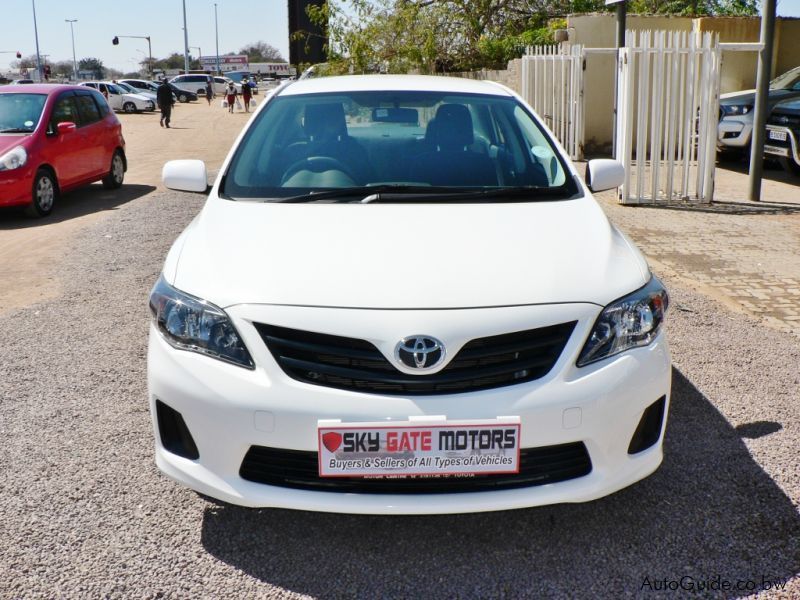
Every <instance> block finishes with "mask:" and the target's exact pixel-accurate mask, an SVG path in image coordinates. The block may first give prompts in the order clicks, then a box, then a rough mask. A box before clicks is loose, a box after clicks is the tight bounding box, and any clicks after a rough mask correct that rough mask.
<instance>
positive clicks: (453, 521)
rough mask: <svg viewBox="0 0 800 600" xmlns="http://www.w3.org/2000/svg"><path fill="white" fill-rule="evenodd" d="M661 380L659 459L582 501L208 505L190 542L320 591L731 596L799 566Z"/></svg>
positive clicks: (796, 525)
mask: <svg viewBox="0 0 800 600" xmlns="http://www.w3.org/2000/svg"><path fill="white" fill-rule="evenodd" d="M672 390H673V394H672V408H671V416H670V422H669V427H668V430H667V436H666V442H665V452H666V458H665V461H664V464H663V465H662V466H661V468H660V469H659V470H658V471H656V473H655V474H654V475H652V476H651V477H649V478H648V479H645V480H644V481H642V482H640V483H638V484H636V485H634V486H632V487H629V488H627V489H625V490H622V491H621V492H618V493H617V494H614V495H612V496H609V497H607V498H603V499H601V500H597V501H595V502H590V503H586V504H577V505H570V504H563V505H558V506H548V507H542V508H535V509H529V510H518V511H507V512H501V513H485V514H473V515H452V516H425V517H380V516H353V515H329V514H321V513H308V512H295V511H288V510H274V509H261V510H255V509H245V508H240V507H236V506H231V505H227V504H215V503H211V502H210V503H209V506H208V507H207V508H206V509H205V514H204V518H203V526H202V543H203V545H204V547H205V548H206V550H207V551H208V552H209V553H210V554H211V555H213V556H214V557H216V558H218V559H219V560H222V561H224V562H225V563H227V564H229V565H231V566H233V567H235V568H236V569H240V570H241V571H243V572H245V573H247V574H249V575H251V576H253V577H255V578H257V579H259V580H261V581H263V582H266V583H269V584H273V585H276V586H280V587H282V588H285V589H288V590H291V591H294V592H299V593H304V594H310V595H312V596H320V597H331V596H337V597H338V596H353V597H391V596H402V597H418V596H429V595H432V594H436V592H435V590H441V591H446V595H447V596H448V597H496V596H501V597H520V596H529V597H530V596H533V597H543V596H547V597H552V596H560V597H573V598H575V597H598V596H604V597H622V596H623V595H624V596H628V595H635V596H642V595H648V593H651V592H652V594H653V595H657V596H658V597H668V596H686V595H687V593H691V591H692V590H691V589H686V587H684V589H682V588H681V587H679V586H680V584H681V583H682V584H683V585H684V586H689V585H694V586H695V593H697V589H698V587H699V586H700V585H701V584H703V583H702V582H705V584H709V582H710V585H712V586H716V585H720V586H722V585H723V583H722V582H724V581H728V582H730V584H731V585H732V586H737V585H738V586H740V587H744V588H748V589H741V590H736V589H735V588H734V589H730V590H728V591H721V590H718V589H716V590H715V589H714V588H713V587H712V588H711V590H709V589H708V588H706V589H705V590H704V591H702V592H700V595H702V596H725V597H732V596H744V595H747V594H752V593H753V589H752V588H753V587H757V588H760V587H761V586H762V584H763V583H764V582H766V581H776V580H778V579H782V580H784V581H785V580H786V579H788V578H789V577H791V576H793V575H795V574H797V573H798V572H800V550H798V546H797V540H798V539H800V515H798V513H797V510H796V508H795V507H794V506H793V504H792V502H791V500H790V499H789V498H788V497H787V496H786V495H785V494H784V493H783V491H782V490H781V489H780V488H779V487H778V485H777V484H776V483H775V482H774V481H773V480H772V478H771V477H770V476H769V474H767V473H766V472H765V471H763V470H762V469H761V467H760V466H759V465H758V464H757V463H756V462H755V461H754V460H753V458H752V457H751V455H750V453H749V451H748V449H747V447H746V446H745V444H744V443H743V441H742V439H741V433H740V432H737V431H736V430H735V429H734V428H733V427H731V425H730V424H729V423H728V422H727V421H726V420H725V418H724V417H723V416H722V415H721V414H720V413H719V412H718V411H717V410H716V408H714V406H713V405H712V404H711V403H710V402H709V401H708V400H707V399H706V398H705V397H704V396H703V395H702V394H701V393H700V392H699V391H698V390H697V389H696V388H695V387H694V386H693V385H692V383H691V382H689V381H688V380H687V379H686V378H685V377H684V376H683V375H682V374H681V373H680V372H679V371H677V370H676V369H674V370H673V388H672ZM779 427H780V426H779V424H778V428H779ZM757 428H758V429H759V432H761V430H762V429H764V428H762V427H757ZM770 428H771V429H773V430H774V429H775V427H774V426H770ZM714 582H719V583H718V584H717V583H714ZM660 585H664V586H666V587H667V591H666V593H664V592H663V591H661V590H662V589H663V588H661V589H659V587H658V586H660ZM670 588H675V589H672V590H671V589H670Z"/></svg>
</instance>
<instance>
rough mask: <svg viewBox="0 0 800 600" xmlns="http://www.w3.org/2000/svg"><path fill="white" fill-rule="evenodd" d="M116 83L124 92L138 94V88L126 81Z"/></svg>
mask: <svg viewBox="0 0 800 600" xmlns="http://www.w3.org/2000/svg"><path fill="white" fill-rule="evenodd" d="M116 85H117V87H120V88H122V89H123V90H124V91H126V92H128V93H130V94H138V93H139V90H137V89H136V88H134V87H133V86H132V85H129V84H127V83H122V82H119V83H117V84H116Z"/></svg>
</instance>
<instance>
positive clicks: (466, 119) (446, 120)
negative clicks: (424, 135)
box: [429, 104, 475, 152]
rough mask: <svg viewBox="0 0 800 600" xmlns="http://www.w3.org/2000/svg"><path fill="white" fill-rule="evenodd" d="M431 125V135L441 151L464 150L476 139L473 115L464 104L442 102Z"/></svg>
mask: <svg viewBox="0 0 800 600" xmlns="http://www.w3.org/2000/svg"><path fill="white" fill-rule="evenodd" d="M431 125H432V126H433V130H432V131H431V136H430V137H431V139H432V141H433V142H434V144H435V146H436V148H437V149H438V150H439V151H440V152H463V151H464V150H465V149H466V147H467V146H470V145H471V144H472V143H473V142H474V141H475V134H474V131H473V129H472V116H471V115H470V114H469V109H467V107H466V106H464V105H463V104H442V105H441V106H440V107H439V108H438V110H437V111H436V116H435V117H434V119H433V121H431V123H430V125H429V127H430V126H431Z"/></svg>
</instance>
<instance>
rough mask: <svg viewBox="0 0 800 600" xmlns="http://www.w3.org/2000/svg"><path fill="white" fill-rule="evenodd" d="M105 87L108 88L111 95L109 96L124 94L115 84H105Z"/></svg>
mask: <svg viewBox="0 0 800 600" xmlns="http://www.w3.org/2000/svg"><path fill="white" fill-rule="evenodd" d="M106 86H107V87H108V91H109V93H111V94H124V93H125V90H123V89H122V88H120V87H119V86H118V85H117V84H115V83H107V84H106Z"/></svg>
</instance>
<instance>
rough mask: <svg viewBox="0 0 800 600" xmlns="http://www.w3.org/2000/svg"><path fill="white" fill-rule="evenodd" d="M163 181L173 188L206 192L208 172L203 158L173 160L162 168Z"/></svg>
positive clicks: (166, 185) (183, 190)
mask: <svg viewBox="0 0 800 600" xmlns="http://www.w3.org/2000/svg"><path fill="white" fill-rule="evenodd" d="M161 181H163V182H164V186H165V187H168V188H169V189H171V190H180V191H182V192H205V191H206V189H208V172H207V171H206V163H204V162H203V161H202V160H171V161H169V162H168V163H166V164H165V165H164V168H163V169H162V170H161Z"/></svg>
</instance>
